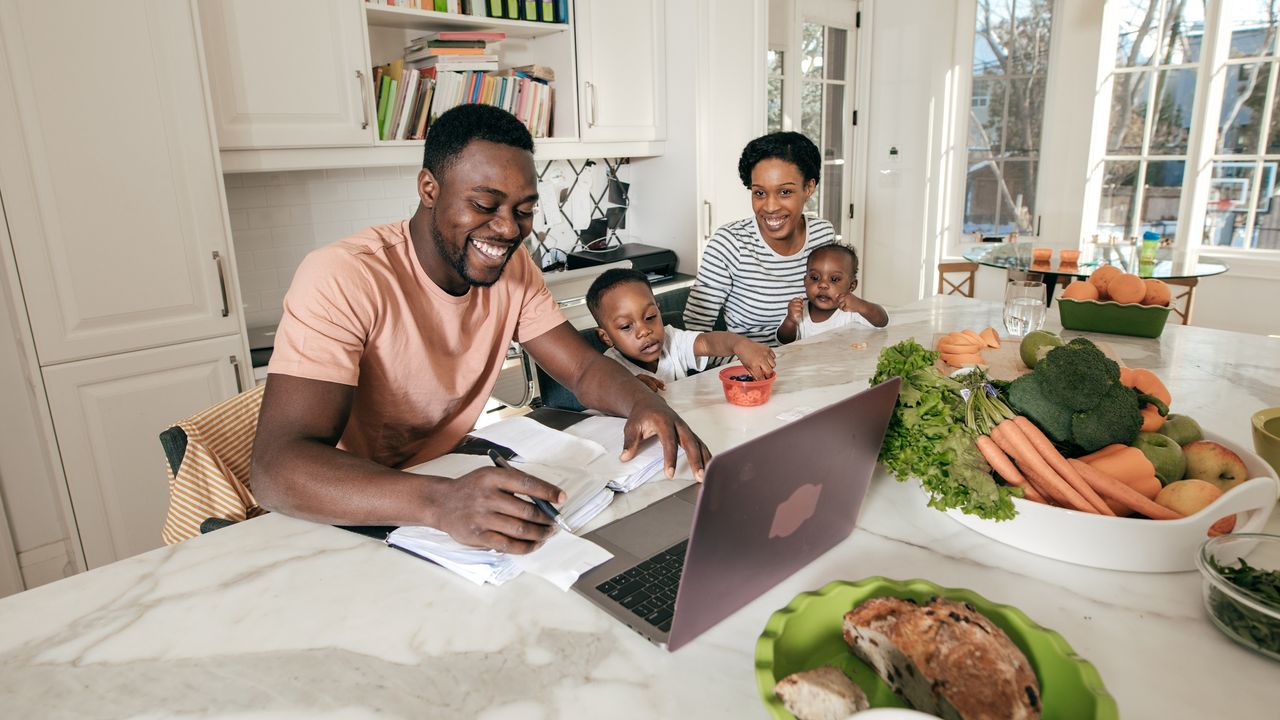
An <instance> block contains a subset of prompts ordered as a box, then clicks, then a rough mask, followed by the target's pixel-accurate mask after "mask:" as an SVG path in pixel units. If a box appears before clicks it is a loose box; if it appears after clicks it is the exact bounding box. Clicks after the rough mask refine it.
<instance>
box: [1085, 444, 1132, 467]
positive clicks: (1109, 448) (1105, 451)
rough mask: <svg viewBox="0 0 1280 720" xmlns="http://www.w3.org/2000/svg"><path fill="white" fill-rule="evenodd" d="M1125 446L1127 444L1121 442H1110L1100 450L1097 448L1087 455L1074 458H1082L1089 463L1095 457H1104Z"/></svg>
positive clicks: (1095, 458)
mask: <svg viewBox="0 0 1280 720" xmlns="http://www.w3.org/2000/svg"><path fill="white" fill-rule="evenodd" d="M1127 447H1129V446H1128V445H1124V444H1122V443H1112V444H1110V445H1108V446H1106V447H1104V448H1102V449H1101V450H1097V451H1094V452H1091V453H1089V454H1088V455H1081V456H1080V457H1078V458H1076V459H1077V460H1083V461H1085V462H1087V463H1091V462H1093V461H1094V460H1097V459H1098V458H1100V457H1106V456H1108V455H1110V454H1111V453H1113V452H1116V451H1118V450H1123V449H1125V448H1127Z"/></svg>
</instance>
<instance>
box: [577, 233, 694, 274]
mask: <svg viewBox="0 0 1280 720" xmlns="http://www.w3.org/2000/svg"><path fill="white" fill-rule="evenodd" d="M621 260H630V261H631V267H632V268H634V269H636V270H639V271H640V272H642V273H644V274H646V275H648V276H649V281H650V282H658V281H660V280H669V279H671V278H673V277H675V275H676V254H675V253H674V252H672V251H671V250H668V249H666V248H660V247H654V246H652V245H644V244H641V243H623V244H621V245H619V246H617V247H612V248H609V249H607V250H585V249H579V250H575V251H573V252H571V253H569V261H568V268H567V269H569V270H577V269H578V268H586V267H592V266H594V265H607V264H609V263H615V262H618V261H621Z"/></svg>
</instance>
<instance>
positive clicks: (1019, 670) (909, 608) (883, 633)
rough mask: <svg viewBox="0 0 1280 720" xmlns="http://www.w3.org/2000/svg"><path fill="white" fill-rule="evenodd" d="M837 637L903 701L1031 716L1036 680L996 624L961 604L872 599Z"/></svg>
mask: <svg viewBox="0 0 1280 720" xmlns="http://www.w3.org/2000/svg"><path fill="white" fill-rule="evenodd" d="M844 639H845V642H847V643H849V646H850V647H851V648H852V649H853V653H854V655H857V656H858V657H859V658H860V659H862V660H863V661H864V662H866V663H867V664H868V665H870V666H872V667H873V668H875V670H876V672H877V673H879V675H880V677H881V678H883V679H884V681H885V682H887V683H888V684H889V685H890V687H892V688H893V690H894V692H896V693H898V694H899V695H901V696H902V697H903V698H905V699H906V701H907V702H908V703H909V704H910V705H911V707H913V708H915V709H916V710H920V711H922V712H927V713H932V714H934V715H937V716H939V717H942V718H946V719H947V720H1033V719H1035V718H1039V717H1040V684H1039V683H1038V682H1037V681H1036V676H1035V673H1034V672H1033V671H1032V669H1031V663H1030V662H1028V661H1027V658H1026V656H1025V655H1023V654H1022V651H1021V650H1019V649H1018V647H1017V646H1016V645H1014V644H1013V641H1012V640H1010V639H1009V636H1007V635H1005V634H1004V631H1003V630H1001V629H1000V628H998V627H996V626H995V625H994V624H993V623H992V622H991V621H990V620H988V619H987V618H986V617H985V616H983V615H982V613H979V612H978V611H977V610H976V609H975V608H974V607H973V606H972V605H969V604H968V603H959V602H955V601H953V600H943V599H940V598H934V599H933V600H931V601H929V603H928V604H927V605H917V604H916V603H914V602H912V601H910V600H902V599H899V598H892V597H881V598H873V599H871V600H868V601H866V602H864V603H862V604H861V605H859V606H858V607H856V608H854V609H853V610H852V611H850V612H848V613H846V614H845V616H844Z"/></svg>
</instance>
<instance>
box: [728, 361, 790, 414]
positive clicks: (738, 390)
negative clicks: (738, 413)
mask: <svg viewBox="0 0 1280 720" xmlns="http://www.w3.org/2000/svg"><path fill="white" fill-rule="evenodd" d="M776 377H778V374H777V373H774V374H773V375H770V376H769V377H767V378H764V379H763V380H757V379H755V378H754V377H752V375H751V373H750V372H747V369H746V368H745V367H743V366H741V365H733V366H731V367H727V368H725V369H723V370H721V371H720V384H721V385H723V386H724V399H725V400H728V401H729V402H730V403H732V404H734V405H742V406H744V407H751V406H752V405H763V404H765V403H766V402H768V400H769V393H770V392H772V391H773V379H774V378H776Z"/></svg>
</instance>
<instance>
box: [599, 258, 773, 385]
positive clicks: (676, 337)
mask: <svg viewBox="0 0 1280 720" xmlns="http://www.w3.org/2000/svg"><path fill="white" fill-rule="evenodd" d="M587 308H588V309H589V310H591V315H592V317H594V318H595V319H596V324H597V325H599V327H598V328H596V332H597V333H598V334H599V336H600V341H601V342H603V343H604V344H605V345H607V346H608V348H609V349H608V350H606V351H605V353H604V354H605V355H606V356H607V357H610V358H613V359H614V360H617V361H618V362H620V363H622V365H623V367H625V368H627V369H628V370H630V371H631V373H632V374H633V375H635V376H636V378H637V379H639V380H640V381H641V382H643V383H644V384H645V385H648V386H649V387H650V388H651V389H652V390H653V391H654V392H657V391H659V390H662V389H663V388H665V387H666V386H667V385H666V384H667V383H669V382H672V381H675V380H679V379H681V378H683V377H686V376H688V374H689V371H690V370H705V369H706V367H707V359H708V358H711V357H728V356H730V355H737V356H738V359H739V360H740V361H741V362H742V364H743V365H744V366H745V367H746V368H747V371H748V372H750V373H751V374H752V375H753V376H755V377H757V378H767V377H770V376H772V375H773V366H774V362H775V359H774V354H773V350H772V349H770V348H769V347H768V346H767V345H764V344H762V343H758V342H754V341H752V340H748V339H747V338H744V337H742V336H741V335H737V334H734V333H730V332H704V333H698V332H692V331H689V330H681V329H680V328H676V327H670V326H663V324H662V313H661V312H660V311H659V310H658V302H657V300H656V299H654V297H653V290H652V289H650V287H649V279H648V278H647V277H645V274H644V273H642V272H639V271H638V270H623V269H618V268H615V269H613V270H606V271H605V272H604V273H602V274H601V275H600V277H598V278H596V280H595V282H593V283H591V288H590V289H589V290H587Z"/></svg>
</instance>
